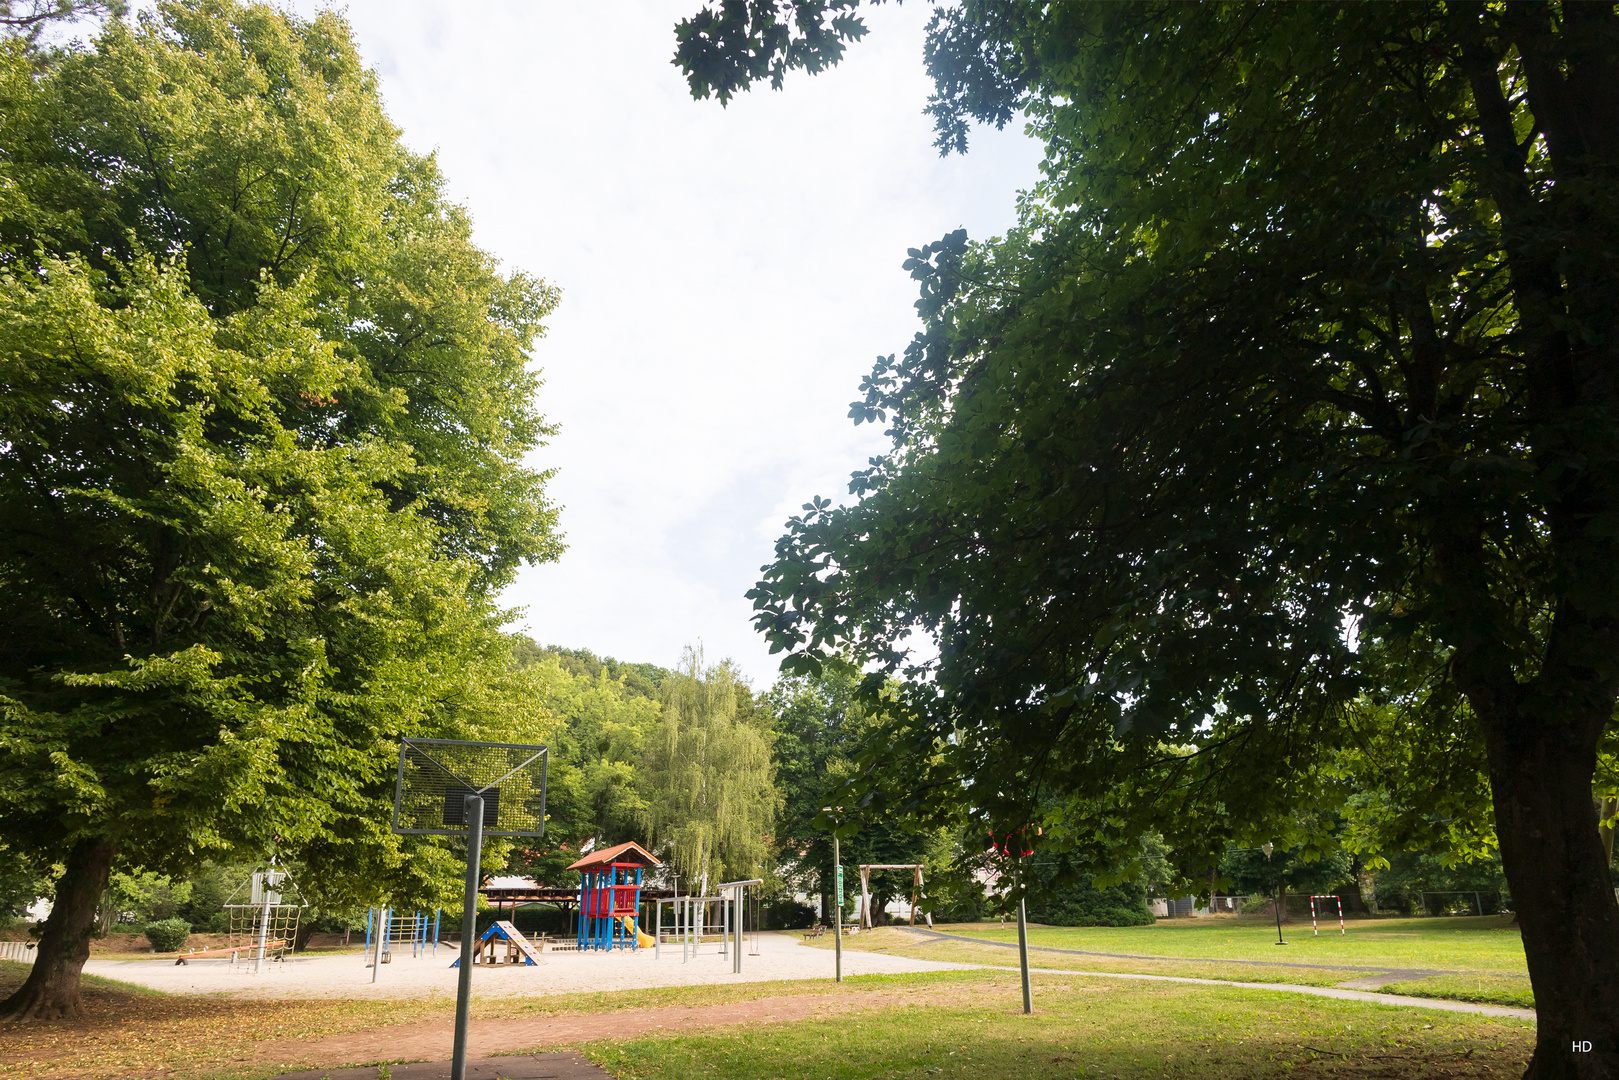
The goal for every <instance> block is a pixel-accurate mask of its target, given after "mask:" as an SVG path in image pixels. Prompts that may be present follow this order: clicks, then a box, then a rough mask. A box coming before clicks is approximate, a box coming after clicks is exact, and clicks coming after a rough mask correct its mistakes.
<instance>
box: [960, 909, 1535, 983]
mask: <svg viewBox="0 0 1619 1080" xmlns="http://www.w3.org/2000/svg"><path fill="white" fill-rule="evenodd" d="M935 929H937V930H939V931H940V932H942V933H947V934H962V935H965V936H967V937H978V938H985V939H987V940H992V941H1005V942H1016V941H1017V930H1016V928H1014V927H1007V928H1005V929H1002V928H1001V927H1000V926H999V924H997V923H993V922H987V923H957V924H953V925H943V924H940V925H938V926H936V927H935ZM1347 929H1348V933H1346V934H1339V933H1338V927H1337V922H1336V920H1334V922H1333V925H1332V928H1331V930H1330V932H1329V931H1327V930H1323V931H1322V933H1321V935H1320V936H1319V937H1317V936H1315V935H1313V934H1311V932H1310V926H1309V924H1308V923H1304V924H1299V923H1289V924H1286V925H1285V926H1284V928H1283V934H1284V936H1285V937H1286V939H1287V945H1286V946H1285V947H1283V946H1278V945H1276V944H1274V942H1275V941H1276V925H1275V924H1274V923H1271V924H1268V925H1267V924H1265V923H1264V922H1262V921H1260V920H1257V919H1241V920H1238V919H1234V918H1230V917H1226V916H1216V917H1213V918H1201V919H1164V920H1161V921H1160V922H1159V923H1158V924H1157V925H1155V926H1119V927H1114V926H1084V927H1079V926H1074V927H1070V926H1038V925H1036V926H1031V927H1029V944H1030V945H1035V946H1045V947H1049V948H1058V949H1083V950H1087V951H1095V952H1111V953H1131V954H1138V955H1149V956H1165V957H1177V958H1182V959H1199V960H1261V961H1274V960H1276V959H1278V956H1277V954H1278V953H1280V952H1285V953H1286V957H1285V958H1286V959H1287V960H1289V961H1293V962H1298V963H1308V964H1329V965H1330V964H1334V963H1340V964H1353V965H1356V966H1360V967H1367V966H1377V965H1386V966H1387V967H1388V968H1390V969H1396V968H1434V969H1455V970H1480V971H1493V972H1498V973H1502V974H1508V973H1519V972H1527V970H1528V969H1527V966H1526V964H1525V961H1524V954H1523V940H1522V938H1521V937H1520V935H1519V933H1518V928H1517V927H1515V926H1513V925H1512V916H1510V915H1486V916H1484V917H1482V918H1480V917H1478V916H1465V917H1455V918H1428V919H1363V920H1356V921H1354V922H1351V923H1349V924H1348V927H1347Z"/></svg>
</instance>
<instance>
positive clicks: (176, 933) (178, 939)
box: [146, 919, 191, 952]
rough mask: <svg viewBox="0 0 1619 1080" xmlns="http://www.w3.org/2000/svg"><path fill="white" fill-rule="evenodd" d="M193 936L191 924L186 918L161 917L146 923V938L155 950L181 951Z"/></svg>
mask: <svg viewBox="0 0 1619 1080" xmlns="http://www.w3.org/2000/svg"><path fill="white" fill-rule="evenodd" d="M190 936H191V924H190V923H188V922H186V921H185V920H184V919H160V920H159V921H157V922H155V923H147V924H146V940H147V941H150V942H151V943H152V949H153V950H154V951H155V952H179V951H180V950H181V949H183V948H185V943H186V939H187V938H189V937H190Z"/></svg>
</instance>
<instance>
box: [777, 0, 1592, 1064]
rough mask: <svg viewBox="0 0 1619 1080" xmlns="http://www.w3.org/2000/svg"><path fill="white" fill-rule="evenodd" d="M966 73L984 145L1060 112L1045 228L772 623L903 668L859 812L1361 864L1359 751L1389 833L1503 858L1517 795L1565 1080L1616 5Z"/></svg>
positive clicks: (1012, 9)
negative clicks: (1343, 843)
mask: <svg viewBox="0 0 1619 1080" xmlns="http://www.w3.org/2000/svg"><path fill="white" fill-rule="evenodd" d="M992 7H994V8H996V9H999V10H1000V11H1001V12H1002V13H1001V14H999V15H995V16H994V17H991V12H990V9H991V8H992ZM934 38H935V41H934V44H933V46H932V48H933V52H932V56H933V57H934V58H935V60H936V61H939V62H940V63H943V64H945V65H946V66H947V67H949V69H950V70H944V69H941V68H937V67H936V68H935V70H934V75H935V79H936V85H937V86H938V88H939V94H938V96H937V97H936V98H935V104H936V106H937V108H938V111H936V113H935V115H936V118H937V119H941V120H943V121H945V122H946V124H945V131H944V134H945V135H946V136H947V142H948V143H949V144H951V145H959V140H958V139H957V138H956V136H959V135H960V134H961V132H962V131H963V130H964V128H961V127H959V126H958V127H954V128H952V127H951V126H950V124H952V123H956V122H958V121H959V122H960V123H965V122H966V121H967V120H969V119H978V120H996V119H997V118H999V117H1004V116H1005V115H1007V110H1009V109H1011V108H1014V107H1017V108H1021V109H1022V110H1023V112H1024V114H1025V115H1026V116H1027V117H1028V118H1029V120H1030V125H1031V127H1030V130H1031V131H1032V132H1033V133H1034V134H1036V135H1037V136H1038V137H1040V138H1041V139H1042V140H1043V141H1044V142H1045V144H1046V161H1045V164H1044V166H1043V171H1044V174H1045V176H1044V179H1043V181H1042V182H1041V184H1040V185H1039V186H1038V187H1037V188H1036V189H1035V190H1034V191H1033V192H1031V193H1029V195H1028V196H1027V197H1025V198H1024V199H1023V200H1022V201H1021V203H1020V221H1019V225H1018V227H1017V228H1015V229H1012V230H1010V231H1009V232H1008V233H1007V234H1006V235H1005V236H1004V237H1001V238H998V239H994V240H990V241H986V242H982V243H978V244H971V243H968V241H967V238H966V237H965V236H964V235H962V234H959V233H958V234H952V235H950V236H947V237H945V238H944V239H943V240H942V241H940V242H938V243H936V244H930V245H927V246H926V247H922V248H917V249H913V250H912V252H911V253H910V254H911V258H910V260H909V261H908V262H907V264H906V266H907V267H908V268H909V269H910V271H911V273H912V274H913V276H914V277H915V278H916V279H917V280H918V282H919V283H920V286H921V290H920V291H921V298H920V300H919V302H918V305H917V307H918V311H919V313H920V315H921V317H922V319H923V321H924V330H923V331H922V333H920V334H919V335H918V336H917V337H916V339H915V340H914V341H913V342H912V344H911V346H910V347H909V348H908V349H907V350H906V351H905V353H904V354H903V356H901V357H899V358H898V359H896V358H895V357H888V358H885V359H879V361H878V362H877V364H876V366H875V367H874V369H873V372H872V374H871V376H870V377H869V378H868V379H867V380H866V382H865V384H864V385H863V387H862V393H863V396H862V399H861V400H859V401H857V402H856V403H855V404H854V406H853V408H852V415H853V416H854V417H855V419H856V420H857V421H862V422H863V421H882V422H885V423H887V424H888V431H889V434H890V435H891V436H892V439H893V447H892V450H891V451H890V453H888V454H886V455H884V456H883V457H881V458H878V459H876V460H875V461H874V462H873V464H872V467H871V468H870V469H869V470H866V471H864V472H862V473H859V474H857V475H856V476H855V477H854V480H853V483H852V485H851V491H852V493H853V494H855V495H856V496H858V500H857V501H856V502H854V503H853V504H852V505H848V506H843V507H834V506H832V505H831V504H830V503H828V502H827V501H825V500H821V499H817V500H815V501H813V502H811V503H808V504H806V506H805V512H804V514H802V515H801V516H798V517H795V518H793V519H792V520H791V521H790V522H789V523H788V533H787V535H786V536H784V537H783V538H782V540H781V541H780V543H779V544H778V548H777V558H776V560H775V562H774V563H773V564H772V565H770V566H769V567H767V568H766V571H765V577H764V580H763V581H761V582H760V584H759V586H758V587H757V588H756V589H755V590H754V592H753V593H752V596H753V598H754V601H755V604H756V606H757V608H758V610H759V614H758V618H757V625H758V626H759V629H760V630H761V631H763V632H764V633H766V634H767V635H768V636H769V638H770V640H771V645H772V648H774V649H776V650H779V651H784V652H786V654H787V656H786V659H785V661H784V669H785V670H787V671H790V672H796V673H813V672H815V671H817V670H819V669H820V668H821V667H822V666H823V665H824V664H825V663H826V662H828V661H829V660H830V659H832V658H838V659H839V661H840V662H841V661H842V660H844V659H846V658H847V659H852V660H853V662H855V663H857V664H862V665H868V664H869V665H871V666H873V667H874V668H875V670H874V672H873V674H872V676H870V681H869V683H868V692H867V694H866V697H867V699H868V701H870V702H871V703H872V704H873V705H874V706H875V705H876V704H877V703H879V702H881V701H882V700H884V699H883V697H882V695H883V694H884V693H886V680H887V679H889V678H892V677H895V676H899V677H902V678H904V680H905V683H906V692H905V694H904V695H903V696H902V697H901V698H900V699H899V700H898V701H897V702H896V703H895V705H894V706H893V707H891V708H889V709H888V710H887V712H888V716H889V719H888V723H887V725H886V730H885V736H884V739H883V740H881V742H880V743H874V744H873V745H872V747H871V748H870V749H869V751H868V753H867V754H866V755H865V756H864V758H863V760H862V767H863V769H864V770H865V776H864V778H863V779H862V780H861V781H860V782H858V783H857V784H856V785H855V786H854V789H852V790H851V791H850V793H849V798H850V799H856V798H862V799H865V800H867V801H868V803H869V804H870V805H872V806H874V807H880V806H887V807H892V808H893V809H896V810H899V811H903V812H907V813H914V814H918V815H923V816H929V815H935V816H936V815H942V814H947V813H950V812H951V810H950V807H951V806H952V805H959V804H960V803H961V802H962V801H964V800H965V801H968V802H970V804H971V808H970V812H971V813H972V814H973V816H974V817H975V819H976V820H979V821H982V822H983V823H984V824H985V825H987V826H989V827H990V829H991V830H992V831H995V832H997V834H1006V833H1009V832H1013V831H1016V830H1018V829H1019V828H1026V827H1028V826H1030V825H1033V824H1035V823H1039V824H1041V825H1043V826H1044V828H1045V836H1046V837H1047V838H1049V840H1050V841H1052V842H1054V843H1057V844H1059V845H1061V844H1078V843H1082V842H1083V843H1096V844H1101V845H1104V846H1111V847H1113V848H1114V849H1115V850H1119V851H1120V852H1121V853H1122V851H1123V850H1124V849H1125V847H1126V846H1127V845H1128V844H1129V843H1130V842H1131V841H1132V839H1133V837H1135V836H1137V835H1139V834H1141V833H1142V832H1144V831H1146V830H1147V829H1148V828H1151V827H1158V828H1161V829H1162V831H1163V833H1164V835H1165V837H1166V839H1167V840H1168V841H1169V842H1170V844H1171V846H1172V847H1173V848H1174V849H1175V850H1176V851H1177V852H1195V851H1198V850H1201V851H1202V852H1204V853H1206V854H1204V855H1203V856H1202V858H1203V859H1204V860H1205V861H1204V863H1203V866H1202V867H1201V868H1202V869H1205V870H1206V869H1207V867H1208V864H1209V862H1210V861H1212V859H1214V858H1216V857H1217V853H1218V852H1219V851H1221V850H1222V849H1223V847H1224V845H1225V843H1227V842H1233V843H1236V844H1238V845H1240V846H1249V847H1251V846H1257V843H1258V842H1260V841H1262V840H1273V841H1275V842H1276V843H1277V844H1278V845H1279V846H1281V847H1284V848H1292V847H1295V846H1299V847H1301V849H1302V851H1303V857H1305V858H1317V857H1319V856H1320V854H1321V853H1323V852H1324V851H1326V849H1327V848H1329V847H1330V846H1331V845H1332V843H1334V842H1335V841H1334V840H1333V838H1332V835H1331V830H1330V829H1329V828H1327V827H1326V826H1327V817H1326V816H1325V815H1320V814H1302V815H1301V814H1300V812H1299V811H1300V810H1301V808H1311V807H1314V806H1316V805H1318V804H1319V802H1320V801H1321V800H1322V799H1323V797H1324V796H1323V789H1324V788H1327V787H1329V786H1330V785H1329V784H1328V783H1327V780H1328V778H1329V777H1332V776H1334V775H1341V772H1340V773H1338V774H1334V772H1333V770H1334V769H1335V768H1336V769H1340V770H1341V769H1342V768H1344V767H1348V768H1351V769H1354V768H1358V767H1359V764H1360V763H1356V762H1355V761H1353V760H1352V759H1353V755H1354V754H1355V753H1357V752H1359V753H1362V755H1363V757H1362V762H1363V763H1365V764H1370V765H1372V766H1374V768H1375V769H1377V770H1378V771H1379V772H1380V774H1381V778H1382V781H1383V782H1381V783H1377V784H1373V785H1370V786H1371V787H1373V788H1375V789H1377V790H1378V791H1380V792H1382V794H1381V795H1379V796H1378V798H1380V799H1383V798H1384V796H1387V798H1386V799H1384V801H1385V804H1386V805H1383V806H1378V807H1370V808H1369V812H1368V813H1367V814H1366V815H1365V816H1364V817H1363V818H1362V821H1361V824H1362V825H1365V826H1366V827H1367V829H1368V830H1369V832H1368V835H1369V834H1370V833H1377V834H1379V835H1380V836H1382V837H1385V838H1397V837H1399V836H1400V835H1402V834H1405V835H1416V834H1417V832H1418V831H1419V829H1418V826H1419V824H1420V825H1421V829H1420V831H1421V832H1423V833H1425V834H1427V835H1430V836H1431V835H1434V833H1435V832H1436V831H1437V832H1439V833H1441V834H1443V833H1444V832H1445V831H1446V828H1448V831H1449V832H1450V834H1451V836H1450V839H1451V840H1452V841H1453V842H1455V843H1456V844H1458V845H1460V846H1461V847H1463V848H1464V849H1466V848H1467V847H1468V845H1472V846H1473V847H1474V849H1475V850H1484V849H1487V847H1488V845H1489V843H1490V839H1489V826H1488V823H1485V822H1483V821H1480V820H1479V815H1480V812H1481V810H1482V807H1481V804H1480V803H1481V800H1480V798H1479V796H1480V795H1481V794H1482V791H1483V784H1482V783H1481V779H1480V777H1481V774H1482V769H1481V768H1480V766H1481V765H1484V764H1486V763H1487V768H1488V775H1489V786H1490V795H1491V801H1492V803H1493V810H1494V822H1493V825H1494V836H1495V838H1496V839H1498V840H1499V842H1500V845H1501V853H1502V856H1503V862H1504V866H1505V870H1506V873H1507V876H1508V878H1509V879H1510V880H1511V883H1512V895H1513V898H1514V900H1515V902H1517V903H1518V905H1519V907H1520V913H1521V914H1522V915H1523V918H1524V927H1525V930H1524V935H1525V936H1524V940H1525V943H1526V946H1527V947H1528V950H1529V957H1530V970H1531V974H1532V976H1533V977H1534V980H1535V992H1536V1000H1537V1003H1538V1005H1539V1007H1540V1008H1541V1016H1542V1026H1541V1028H1540V1034H1539V1038H1540V1040H1541V1053H1542V1054H1543V1055H1545V1056H1546V1061H1545V1064H1544V1068H1545V1069H1547V1070H1554V1071H1555V1070H1561V1069H1563V1068H1564V1064H1562V1063H1564V1062H1565V1059H1566V1057H1567V1054H1568V1049H1567V1047H1568V1039H1567V1038H1566V1037H1565V1034H1566V1033H1569V1032H1572V1031H1573V1030H1575V1028H1576V1026H1577V1024H1578V1023H1584V1022H1587V1021H1586V1020H1584V1019H1579V1018H1582V1017H1588V1018H1589V1019H1588V1022H1589V1023H1590V1024H1591V1025H1593V1029H1598V1028H1599V1029H1601V1030H1604V1031H1610V1030H1612V1028H1613V1024H1614V1017H1615V1016H1619V992H1616V991H1613V990H1612V987H1614V986H1615V985H1616V983H1619V919H1616V917H1615V910H1616V909H1615V907H1614V899H1613V893H1612V889H1611V883H1610V881H1609V880H1608V874H1607V869H1606V862H1607V860H1606V859H1605V858H1603V854H1602V850H1601V847H1600V845H1599V844H1597V843H1596V842H1595V836H1594V830H1593V828H1592V822H1593V819H1594V815H1593V814H1592V811H1591V790H1590V786H1591V781H1592V778H1593V775H1594V773H1595V769H1596V767H1597V762H1598V747H1599V745H1604V744H1605V740H1608V739H1610V738H1611V733H1612V727H1613V724H1612V720H1613V716H1614V707H1615V700H1616V697H1619V660H1616V657H1619V618H1616V616H1619V483H1616V477H1619V469H1616V464H1619V392H1616V386H1619V384H1616V383H1615V381H1614V380H1613V379H1612V377H1611V376H1612V372H1613V371H1614V370H1615V369H1616V366H1619V323H1616V321H1615V314H1614V313H1615V312H1616V311H1619V276H1616V275H1615V273H1614V270H1613V265H1612V261H1611V258H1610V257H1609V255H1608V253H1609V252H1611V251H1612V250H1614V248H1615V246H1616V245H1619V182H1616V181H1619V140H1616V139H1615V137H1614V134H1613V133H1614V132H1615V131H1619V124H1616V122H1615V121H1616V119H1619V13H1616V12H1615V10H1614V8H1613V5H1611V4H1553V5H1501V6H1492V7H1486V6H1479V7H1472V8H1457V7H1455V6H1453V5H1441V4H1407V5H1396V6H1360V7H1335V6H1321V5H1283V6H1278V7H1244V6H1225V5H1194V6H1186V5H1175V4H1139V5H1135V4H1132V5H1107V4H1056V5H1046V4H1034V3H1018V4H1004V5H989V4H983V5H967V6H965V7H964V8H963V9H962V14H961V15H960V16H959V17H952V16H946V17H945V18H944V20H943V21H941V22H938V23H936V24H935V30H934ZM918 646H920V647H918ZM933 647H936V649H937V652H936V653H934V651H933ZM1380 710H1381V711H1382V712H1381V713H1380V712H1379V711H1380ZM1425 739H1426V740H1429V745H1427V746H1424V745H1421V744H1422V742H1423V740H1425ZM1396 742H1399V743H1403V744H1404V745H1405V749H1404V750H1402V751H1400V752H1398V753H1396V752H1394V750H1395V747H1394V744H1395V743H1396ZM1402 758H1403V759H1405V760H1406V761H1408V762H1409V763H1411V764H1412V765H1413V766H1415V768H1414V772H1413V778H1414V782H1401V781H1398V780H1397V778H1396V777H1395V775H1394V774H1395V773H1397V772H1398V770H1399V769H1400V767H1401V759H1402ZM1346 763H1347V766H1346ZM1447 775H1448V776H1450V777H1454V778H1456V781H1457V782H1455V783H1451V784H1446V783H1442V782H1441V783H1432V782H1431V781H1433V780H1435V779H1442V778H1444V777H1446V776H1447ZM1344 794H1345V792H1344V791H1343V790H1342V789H1340V790H1339V791H1337V792H1336V793H1335V792H1332V791H1328V792H1327V793H1326V796H1325V797H1326V798H1334V797H1339V798H1341V797H1343V796H1344ZM1455 811H1460V812H1462V813H1463V814H1464V815H1465V816H1466V818H1471V820H1466V819H1465V818H1464V820H1460V821H1458V820H1457V818H1456V813H1455ZM1446 818H1449V819H1450V821H1451V823H1452V824H1451V825H1450V826H1448V827H1446V828H1440V827H1439V823H1441V822H1443V821H1444V820H1445V819H1446ZM1183 869H1186V870H1195V869H1198V867H1193V866H1190V865H1187V866H1185V867H1183ZM1598 941H1600V944H1596V942H1598ZM1550 1074H1551V1073H1548V1075H1550Z"/></svg>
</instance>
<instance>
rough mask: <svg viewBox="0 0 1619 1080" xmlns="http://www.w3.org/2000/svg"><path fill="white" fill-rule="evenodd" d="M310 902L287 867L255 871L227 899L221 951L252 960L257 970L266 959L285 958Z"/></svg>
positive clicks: (238, 959)
mask: <svg viewBox="0 0 1619 1080" xmlns="http://www.w3.org/2000/svg"><path fill="white" fill-rule="evenodd" d="M244 890H246V895H245V896H244V895H243V891H244ZM244 901H245V902H244ZM307 906H308V905H307V904H305V903H304V898H303V893H301V892H300V891H299V890H298V886H297V883H296V882H294V881H293V880H292V875H290V874H288V873H287V872H286V871H285V870H282V869H279V868H277V867H274V866H272V867H270V868H269V869H267V870H259V871H254V873H253V875H252V876H251V877H249V878H248V880H247V881H244V882H242V884H241V885H239V886H237V889H236V891H235V892H234V893H232V894H231V896H230V899H229V900H227V901H226V902H225V914H226V915H227V916H228V917H229V922H228V924H227V925H228V930H227V933H228V934H229V939H228V942H227V944H226V946H225V950H221V951H226V950H228V951H229V952H230V953H231V960H232V962H233V963H241V962H244V961H251V962H252V964H253V970H254V971H255V972H257V971H259V970H262V968H263V965H264V963H265V961H272V962H273V961H279V960H285V959H286V957H287V954H288V953H290V952H292V946H293V943H294V942H295V941H297V939H298V921H299V919H300V918H301V917H302V915H303V909H304V908H305V907H307ZM211 951H212V950H211Z"/></svg>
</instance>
